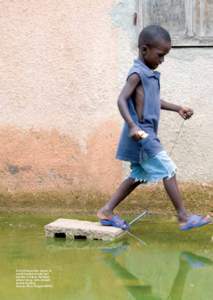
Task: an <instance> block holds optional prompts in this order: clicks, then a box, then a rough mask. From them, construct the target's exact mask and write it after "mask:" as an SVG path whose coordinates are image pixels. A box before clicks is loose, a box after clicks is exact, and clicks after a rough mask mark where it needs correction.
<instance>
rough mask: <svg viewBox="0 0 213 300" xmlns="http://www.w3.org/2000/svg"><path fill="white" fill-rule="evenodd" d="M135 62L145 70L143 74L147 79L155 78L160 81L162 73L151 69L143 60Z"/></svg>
mask: <svg viewBox="0 0 213 300" xmlns="http://www.w3.org/2000/svg"><path fill="white" fill-rule="evenodd" d="M134 62H135V63H136V64H139V65H140V66H141V67H142V68H143V72H144V74H145V75H146V76H147V77H155V78H157V79H160V72H158V71H153V70H152V69H150V68H149V67H148V66H147V65H145V63H144V62H143V61H142V60H141V59H139V58H138V59H135V60H134Z"/></svg>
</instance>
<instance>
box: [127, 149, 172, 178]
mask: <svg viewBox="0 0 213 300" xmlns="http://www.w3.org/2000/svg"><path fill="white" fill-rule="evenodd" d="M130 168H131V173H130V175H129V176H128V177H129V178H133V179H135V181H136V182H137V181H141V182H143V183H147V182H157V181H159V180H161V179H169V178H171V177H173V176H174V175H175V174H176V169H177V167H176V165H175V164H174V162H173V161H172V160H171V158H170V157H169V156H168V154H167V153H166V151H164V150H163V151H161V152H159V153H158V154H157V155H156V156H154V157H152V158H148V157H147V158H146V159H145V160H143V161H141V162H140V163H135V162H131V165H130Z"/></svg>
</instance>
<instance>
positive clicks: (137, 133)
mask: <svg viewBox="0 0 213 300" xmlns="http://www.w3.org/2000/svg"><path fill="white" fill-rule="evenodd" d="M129 136H130V137H132V138H133V139H134V140H136V141H139V140H141V139H145V138H146V137H147V136H148V134H147V133H146V132H145V131H143V130H141V129H140V127H138V126H134V127H132V128H131V129H130V130H129Z"/></svg>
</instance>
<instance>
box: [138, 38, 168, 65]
mask: <svg viewBox="0 0 213 300" xmlns="http://www.w3.org/2000/svg"><path fill="white" fill-rule="evenodd" d="M170 49H171V43H169V42H167V41H164V40H160V41H158V42H156V44H155V45H153V46H148V45H146V46H144V47H143V49H142V56H143V60H144V62H145V64H146V65H147V66H148V67H149V68H150V69H152V70H154V69H156V68H157V67H158V66H159V65H160V64H161V63H162V62H163V61H164V56H165V55H166V54H168V53H169V51H170Z"/></svg>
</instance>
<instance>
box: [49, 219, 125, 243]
mask: <svg viewBox="0 0 213 300" xmlns="http://www.w3.org/2000/svg"><path fill="white" fill-rule="evenodd" d="M44 230H45V235H46V237H52V238H53V237H64V238H69V239H88V240H103V241H112V240H114V239H115V238H117V237H119V236H120V235H121V234H122V233H124V231H123V230H122V229H120V228H116V227H112V226H102V225H101V224H100V223H98V222H90V221H81V220H74V219H57V220H55V221H54V222H52V223H49V224H47V225H45V226H44Z"/></svg>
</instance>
